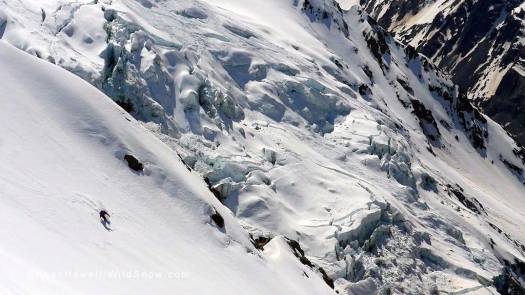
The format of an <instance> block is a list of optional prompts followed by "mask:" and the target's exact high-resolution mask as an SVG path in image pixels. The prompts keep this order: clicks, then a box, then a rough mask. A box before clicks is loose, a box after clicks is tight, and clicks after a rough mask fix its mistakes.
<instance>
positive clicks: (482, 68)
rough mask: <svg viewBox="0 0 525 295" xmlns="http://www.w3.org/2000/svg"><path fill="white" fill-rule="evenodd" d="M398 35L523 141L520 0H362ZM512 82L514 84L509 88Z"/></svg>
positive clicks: (524, 28) (523, 54)
mask: <svg viewBox="0 0 525 295" xmlns="http://www.w3.org/2000/svg"><path fill="white" fill-rule="evenodd" d="M361 5H362V6H363V7H364V8H365V10H366V11H368V12H369V13H370V14H371V15H372V16H373V17H374V18H375V19H376V20H377V21H378V22H379V23H380V24H381V25H382V26H384V27H385V28H387V29H388V30H390V31H392V32H394V33H395V34H396V36H397V38H398V39H399V40H401V41H402V42H403V43H405V44H407V45H411V46H413V47H415V48H416V49H417V50H418V51H419V52H420V53H422V54H424V55H425V56H427V57H429V58H430V59H431V60H432V61H433V62H435V63H436V64H437V65H438V66H439V67H441V68H442V69H444V70H445V71H447V72H448V73H450V74H451V76H452V79H453V80H454V82H456V83H457V84H459V85H460V86H461V87H462V88H463V89H464V90H465V91H467V92H468V96H469V98H470V99H472V100H474V101H475V103H477V104H478V105H479V106H481V107H482V108H484V109H485V111H486V113H487V114H489V115H490V116H491V117H492V118H494V119H495V120H496V121H497V122H499V123H500V124H502V125H503V126H505V127H506V128H507V130H509V131H510V132H512V133H513V134H515V135H516V137H517V139H518V141H520V142H521V143H522V144H523V143H525V134H524V132H523V126H524V125H525V118H524V117H523V115H522V114H521V113H522V112H521V111H520V110H521V106H522V105H523V103H524V102H523V96H520V95H519V91H515V90H516V89H520V88H521V87H523V78H522V77H523V75H522V73H523V71H522V70H520V69H521V68H522V67H523V59H524V57H525V48H524V42H525V41H524V34H525V25H524V16H525V12H524V5H523V4H522V1H516V0H510V1H503V0H499V1H489V0H473V1H463V0H445V1H419V0H410V1H402V0H391V1H376V0H361ZM509 87H512V88H513V89H508V88H509Z"/></svg>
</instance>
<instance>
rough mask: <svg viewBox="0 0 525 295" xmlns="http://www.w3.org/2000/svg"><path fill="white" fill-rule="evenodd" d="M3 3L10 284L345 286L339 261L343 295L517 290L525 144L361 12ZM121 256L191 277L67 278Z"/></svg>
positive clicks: (6, 269)
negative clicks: (135, 167) (509, 283)
mask: <svg viewBox="0 0 525 295" xmlns="http://www.w3.org/2000/svg"><path fill="white" fill-rule="evenodd" d="M0 2H1V3H3V6H2V7H0V38H1V39H2V40H3V41H0V67H1V69H2V71H0V90H1V91H0V102H1V105H2V107H1V108H0V112H1V114H0V118H1V119H0V120H1V122H0V128H2V130H1V132H0V134H1V136H0V151H1V152H2V155H3V159H5V160H3V166H4V169H2V171H1V172H0V181H1V182H2V185H1V186H0V194H1V196H2V199H1V201H0V208H2V213H3V214H2V217H1V218H2V222H3V223H4V225H5V226H4V227H2V231H0V234H1V235H2V237H1V238H2V241H4V242H1V243H0V250H1V252H0V253H1V255H2V257H3V258H4V259H3V261H4V263H3V265H2V266H1V267H0V275H1V276H0V288H4V290H5V292H6V293H8V292H12V293H15V294H16V293H20V294H32V293H48V294H57V293H64V294H72V293H74V292H77V293H81V294H82V293H86V294H92V293H101V292H103V293H109V294H144V293H154V294H163V293H170V294H171V293H174V292H175V293H183V294H210V293H211V292H214V293H216V294H295V293H297V294H333V293H334V290H331V289H330V288H329V287H328V285H327V284H325V282H323V280H322V271H320V270H318V268H319V267H321V268H322V269H323V270H324V271H325V272H326V273H327V275H328V276H329V277H330V278H331V279H333V280H335V290H336V291H338V292H339V294H384V293H383V292H387V291H388V290H390V291H391V292H393V293H394V294H431V293H435V292H448V293H453V294H469V293H470V294H496V289H495V287H494V285H493V283H492V280H493V278H494V277H496V276H499V275H500V274H501V273H502V272H503V271H504V267H505V261H508V262H510V263H515V262H519V261H525V258H524V255H525V248H524V247H523V245H524V244H525V232H524V231H523V228H524V227H525V202H524V201H525V186H524V184H523V182H524V179H523V171H522V174H521V175H520V174H519V169H523V168H524V164H523V162H522V161H521V159H520V158H519V157H518V155H517V154H516V151H518V150H519V148H518V147H517V146H516V144H515V143H514V142H513V140H512V139H511V138H510V137H509V136H508V135H507V134H506V133H505V131H504V130H503V129H502V128H501V127H500V126H499V125H497V124H496V123H494V122H493V121H491V120H490V119H488V118H485V117H484V116H482V115H479V116H480V118H481V119H480V118H477V117H476V116H475V115H474V113H472V112H464V113H461V112H460V111H458V105H460V103H459V102H458V101H459V98H458V97H460V95H459V94H458V93H457V90H455V87H454V85H452V83H451V82H450V81H448V80H447V79H446V77H445V76H444V75H442V74H441V73H439V72H437V71H436V70H435V68H433V67H432V66H431V65H428V63H427V62H426V61H425V60H424V59H423V58H421V57H417V58H409V56H408V54H407V53H406V52H405V50H404V49H403V48H402V46H400V45H399V44H398V43H396V42H395V41H394V40H393V39H392V38H391V37H389V36H385V37H384V38H383V37H381V36H382V34H381V30H380V29H378V28H376V27H374V26H373V25H370V24H369V23H368V22H367V20H366V15H365V14H363V13H362V12H361V11H360V10H359V8H358V7H357V6H352V7H351V8H349V10H348V11H341V10H339V9H337V7H336V5H335V4H334V3H333V2H331V1H322V0H315V1H313V0H310V1H307V2H305V1H302V0H296V1H291V0H290V1H288V0H267V1H256V0H252V1H243V0H220V1H219V0H200V1H150V0H137V1H132V0H115V1H107V0H106V1H102V0H101V1H98V2H97V1H95V2H87V1H84V2H83V1H45V2H42V1H36V0H20V1H11V0H9V1H7V0H0ZM42 11H44V12H45V13H43V12H42ZM43 14H45V17H43V16H42V15H43ZM2 23H3V25H2ZM2 28H3V29H2ZM371 39H374V40H382V39H384V40H385V42H386V43H385V44H386V45H385V46H386V47H387V48H388V50H387V51H386V52H381V54H380V56H379V58H378V57H377V55H376V53H377V50H374V49H372V47H374V46H373V42H372V41H370V40H371ZM371 42H372V43H371ZM7 43H10V44H12V45H14V47H12V46H11V45H8V44H7ZM379 43H381V42H379ZM15 47H16V48H18V49H21V50H23V51H26V52H27V53H29V54H32V55H34V56H37V57H39V58H40V60H38V59H37V58H36V57H30V56H29V55H27V54H25V53H22V52H21V51H18V49H15ZM53 64H55V65H53ZM57 66H59V67H62V68H65V69H67V70H68V71H70V72H72V73H74V74H76V75H77V76H80V78H82V79H84V80H85V81H87V82H89V83H87V82H84V81H82V80H81V79H80V78H78V77H75V76H74V75H72V74H69V73H67V72H66V71H64V70H62V69H59V67H57ZM90 84H91V85H90ZM92 85H93V86H92ZM97 88H98V89H101V90H102V91H103V92H104V93H105V94H107V95H108V96H110V97H111V98H112V99H113V100H115V101H119V102H120V103H121V105H123V104H122V102H126V103H131V104H132V105H133V107H132V110H131V114H132V115H133V116H134V117H135V118H137V119H139V121H135V119H133V118H132V116H131V115H129V114H127V113H126V112H125V111H124V110H122V109H120V108H119V107H118V106H116V105H115V104H114V103H113V102H112V101H111V99H110V98H108V97H106V96H105V95H104V94H102V92H99V90H97ZM432 89H441V90H443V91H445V92H446V93H447V94H449V95H450V97H451V98H450V100H447V99H445V98H444V96H443V93H441V94H440V93H439V91H436V90H434V91H433V90H432ZM441 90H440V91H441ZM418 102H419V104H420V105H422V106H423V107H422V108H423V109H424V110H427V111H428V112H430V114H431V115H430V117H431V118H432V120H427V119H428V118H427V119H425V118H423V117H421V116H420V115H419V118H418V115H416V114H415V113H417V112H416V111H415V108H416V107H417V106H418ZM423 113H424V112H423ZM461 118H464V121H466V123H461V122H462V119H461ZM483 120H486V122H485V123H483ZM432 122H434V123H432ZM475 126H478V127H479V128H480V129H481V130H482V131H483V132H486V136H482V142H483V148H480V147H476V146H475V144H473V140H472V130H474V129H475ZM436 129H437V130H438V131H436ZM126 153H130V154H133V155H134V156H136V157H137V158H138V159H139V160H140V161H141V162H143V163H144V164H145V172H144V173H139V174H137V173H134V172H133V171H131V170H130V169H129V168H128V167H127V165H126V162H125V161H123V157H124V155H125V154H126ZM177 153H179V154H180V155H181V156H182V159H183V160H184V162H185V164H186V165H188V166H189V167H191V171H188V170H187V169H186V167H185V164H184V163H181V162H180V161H179V156H178V155H177ZM509 164H510V165H509ZM509 167H515V168H516V169H518V170H516V169H514V170H513V169H511V168H509ZM204 177H206V178H207V179H208V182H209V183H210V186H213V187H214V188H215V191H216V192H217V191H219V192H220V193H219V194H220V195H221V196H219V197H220V198H221V200H220V201H219V200H218V199H217V198H216V197H215V196H213V194H212V193H211V192H210V190H208V188H207V187H206V183H205V182H204V181H203V178H204ZM462 199H463V201H462ZM465 199H466V200H467V201H465ZM100 208H106V209H107V210H108V211H109V212H110V214H111V221H112V224H111V227H114V230H113V231H107V230H106V229H104V227H103V226H102V225H101V224H100V222H99V221H98V211H99V209H100ZM214 210H217V211H218V212H219V213H220V215H221V216H223V217H224V219H225V224H226V226H225V228H224V229H220V228H219V227H217V226H216V225H215V223H214V222H213V221H212V220H211V219H210V215H211V214H213V212H214ZM248 233H250V234H251V235H252V237H253V238H257V237H268V238H272V239H271V241H270V242H269V243H268V244H266V245H265V246H264V250H263V249H256V248H255V247H254V246H253V245H252V243H251V241H250V239H251V238H250V236H249V235H248ZM286 238H288V239H292V240H294V241H297V242H298V243H299V244H300V246H301V248H302V250H304V252H305V256H306V257H307V259H308V260H309V261H310V262H311V263H312V264H313V265H315V267H313V269H312V268H310V267H308V266H307V265H303V264H301V262H299V259H297V257H296V256H297V255H294V253H293V251H292V249H291V248H290V247H289V246H288V243H287V241H289V240H286ZM295 254H297V253H295ZM303 260H304V259H303ZM303 262H304V261H303ZM111 270H117V271H123V270H124V271H127V270H131V271H135V270H138V271H158V272H161V273H162V274H164V275H166V274H167V273H170V272H174V273H175V274H182V277H181V278H175V279H173V278H171V279H170V278H161V279H151V278H143V277H140V278H134V279H114V278H111V279H108V278H107V276H102V278H100V277H97V278H78V277H72V276H71V275H60V274H61V272H64V271H73V272H75V271H76V272H80V273H86V272H95V271H102V272H104V271H111ZM42 274H43V275H42ZM46 274H48V276H45V275H46ZM57 274H58V275H57ZM42 276H44V279H42ZM50 276H51V278H49V277H50ZM517 279H518V280H519V279H520V278H517ZM0 291H1V289H0Z"/></svg>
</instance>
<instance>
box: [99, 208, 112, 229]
mask: <svg viewBox="0 0 525 295" xmlns="http://www.w3.org/2000/svg"><path fill="white" fill-rule="evenodd" d="M98 215H99V216H100V221H101V222H102V223H104V224H105V225H106V224H110V223H111V222H110V221H109V217H110V215H109V213H108V212H107V211H106V210H104V209H102V210H100V212H99V214H98Z"/></svg>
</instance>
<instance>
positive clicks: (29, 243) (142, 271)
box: [0, 41, 332, 294]
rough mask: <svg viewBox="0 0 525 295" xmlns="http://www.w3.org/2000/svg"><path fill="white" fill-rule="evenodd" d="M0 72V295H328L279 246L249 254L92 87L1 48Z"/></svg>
mask: <svg viewBox="0 0 525 295" xmlns="http://www.w3.org/2000/svg"><path fill="white" fill-rule="evenodd" d="M0 64H1V65H2V71H1V72H0V89H2V92H1V95H0V101H1V105H2V108H1V110H0V112H1V115H0V117H1V119H0V125H1V127H0V129H1V131H0V134H1V137H0V150H1V153H2V163H3V168H2V172H1V173H0V183H1V185H0V186H1V195H2V198H1V201H0V208H1V209H0V212H1V214H0V215H1V217H0V219H1V220H0V221H1V223H2V227H1V228H2V229H1V230H0V240H1V241H2V242H1V243H0V253H1V254H0V256H1V257H2V262H3V263H2V266H1V268H0V273H1V276H0V293H2V294H101V293H103V294H146V293H148V294H173V292H177V293H183V294H211V293H213V294H245V293H249V294H279V293H281V292H285V293H287V294H288V293H291V294H306V293H308V292H309V293H311V294H332V292H331V290H330V289H329V288H328V286H326V284H325V283H324V282H323V281H322V279H321V278H319V277H318V276H316V275H315V274H314V273H313V271H312V270H310V269H309V268H307V267H305V266H303V265H302V264H300V263H299V261H298V260H297V259H296V257H295V256H293V254H292V252H291V249H290V248H289V247H288V245H287V244H286V243H283V241H282V240H279V239H276V240H275V241H272V245H271V247H270V246H268V247H267V249H266V250H265V251H264V252H259V251H258V250H256V249H255V248H254V247H253V246H252V245H251V243H250V242H249V239H248V235H247V233H246V232H245V231H244V230H243V229H242V228H241V227H239V225H238V224H237V222H236V221H235V220H234V218H233V217H232V216H231V213H229V212H227V210H226V209H225V208H224V207H223V206H222V205H220V203H219V202H218V201H217V200H216V199H215V198H214V197H213V195H212V194H211V193H210V192H209V191H208V189H207V188H206V185H205V183H204V181H203V180H202V178H200V177H199V176H198V175H197V174H195V173H191V172H188V170H187V169H186V168H185V167H184V165H183V164H182V163H181V162H180V160H179V158H178V157H177V155H176V154H175V153H174V152H173V151H172V150H170V149H169V148H168V147H166V146H165V145H164V144H163V143H162V142H160V141H159V140H158V139H157V138H155V137H154V136H153V135H152V134H151V133H149V132H148V131H146V130H145V129H144V128H143V127H141V126H140V124H139V123H137V122H136V121H135V120H134V119H132V118H131V117H130V116H129V115H127V114H126V113H125V112H124V111H122V110H119V108H118V106H116V105H115V104H114V103H113V102H112V101H111V100H110V99H108V98H107V97H106V96H105V95H103V94H102V93H100V92H99V91H98V90H96V89H95V88H94V87H92V86H91V85H89V84H87V83H86V82H84V81H82V80H80V79H79V78H77V77H75V76H73V75H72V74H70V73H67V72H66V71H64V70H62V69H59V68H57V67H55V66H53V65H50V64H48V63H46V62H44V61H41V60H38V59H37V58H34V57H31V56H29V55H27V54H25V53H23V52H21V51H19V50H17V49H15V48H13V47H12V46H10V45H7V44H6V43H5V42H1V41H0ZM127 153H130V154H133V155H134V156H136V157H138V158H139V159H140V160H141V161H142V162H143V163H144V164H145V168H144V172H141V173H138V172H134V171H133V170H131V169H129V168H128V167H127V164H126V162H125V161H124V160H123V159H122V158H123V157H124V155H125V154H127ZM102 208H105V209H106V210H108V211H109V212H110V214H111V218H110V220H111V225H110V226H109V228H110V230H106V229H105V228H104V226H103V225H102V224H101V223H100V222H99V218H98V212H99V210H100V209H102ZM214 208H215V209H214ZM214 210H217V211H218V212H220V214H221V215H222V216H223V217H224V219H225V220H224V221H225V228H224V229H221V228H219V227H218V226H217V225H216V224H215V223H213V221H212V220H211V219H210V215H212V214H213V213H214ZM303 273H304V274H303ZM307 274H308V276H309V277H310V278H307V277H306V276H307ZM119 276H120V277H119Z"/></svg>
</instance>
